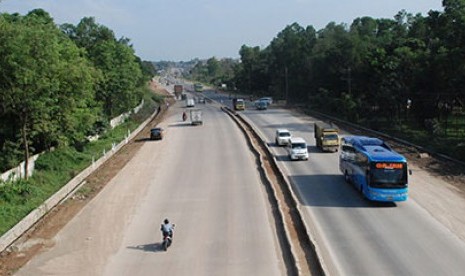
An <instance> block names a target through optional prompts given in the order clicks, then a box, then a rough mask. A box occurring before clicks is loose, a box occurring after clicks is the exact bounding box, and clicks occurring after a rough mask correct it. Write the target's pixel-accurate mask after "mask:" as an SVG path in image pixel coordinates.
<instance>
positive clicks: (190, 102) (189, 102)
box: [186, 98, 195, 107]
mask: <svg viewBox="0 0 465 276" xmlns="http://www.w3.org/2000/svg"><path fill="white" fill-rule="evenodd" d="M194 106H195V101H194V99H192V98H187V99H186V107H194Z"/></svg>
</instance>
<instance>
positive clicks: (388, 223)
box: [212, 95, 465, 275]
mask: <svg viewBox="0 0 465 276" xmlns="http://www.w3.org/2000/svg"><path fill="white" fill-rule="evenodd" d="M212 96H214V95H212ZM223 102H225V104H228V102H227V99H223ZM242 114H243V115H244V116H245V117H246V118H247V120H249V121H250V122H251V123H252V124H253V125H254V126H255V128H257V129H258V130H259V132H260V133H261V135H262V137H265V140H266V142H267V143H268V145H269V146H270V147H271V150H272V152H273V153H274V154H275V156H276V159H277V160H278V163H279V166H280V167H281V168H282V169H283V171H284V172H285V173H286V174H287V176H288V178H289V179H290V180H291V182H292V183H293V185H294V186H295V188H296V190H297V192H298V194H299V197H300V200H301V202H300V203H301V204H302V206H303V207H304V208H303V210H304V216H305V218H304V219H305V221H306V222H307V223H308V224H309V225H312V226H313V232H314V235H315V237H316V239H317V243H318V246H319V247H320V249H321V250H322V253H323V254H322V257H323V259H324V262H325V264H326V266H327V268H328V271H329V272H330V274H331V275H463V274H464V273H465V242H464V240H465V232H464V231H465V221H464V218H465V205H464V203H465V200H464V198H463V197H461V196H460V195H459V194H458V193H457V192H455V191H454V187H453V186H452V185H448V184H447V183H443V182H442V181H441V180H440V179H436V178H434V177H432V176H431V175H429V174H428V173H427V172H424V171H421V170H420V169H418V168H415V167H413V166H412V167H411V168H412V169H413V170H414V174H413V175H412V176H411V177H410V178H409V183H410V198H409V199H408V201H406V202H400V203H374V202H369V201H367V200H365V199H364V198H363V197H362V196H361V194H360V193H359V192H358V191H356V189H355V188H354V187H353V186H351V185H349V184H347V183H345V182H344V180H343V176H342V174H341V173H340V172H339V168H338V153H322V152H320V150H319V149H317V148H316V147H315V140H314V137H313V135H314V133H313V122H314V119H313V118H310V117H307V116H302V115H299V114H295V113H291V112H289V111H288V110H283V109H278V108H276V109H275V108H270V109H268V110H264V111H258V110H255V109H253V108H250V109H248V110H246V111H244V112H242ZM277 128H287V129H289V130H290V131H291V133H292V134H293V136H301V137H303V138H304V139H305V140H306V141H307V143H308V144H309V155H310V156H309V160H308V161H289V158H288V156H287V154H286V151H285V150H284V149H283V148H279V147H277V146H275V143H274V134H275V130H276V129H277Z"/></svg>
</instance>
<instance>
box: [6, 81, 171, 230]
mask: <svg viewBox="0 0 465 276" xmlns="http://www.w3.org/2000/svg"><path fill="white" fill-rule="evenodd" d="M144 100H145V104H144V107H143V108H142V109H141V110H140V111H139V113H137V114H135V115H132V116H131V117H130V118H129V119H128V120H127V121H126V122H125V123H123V124H121V125H119V126H118V127H116V128H114V129H112V130H108V131H107V132H106V133H105V134H104V135H103V136H102V137H100V139H99V140H98V141H95V142H91V143H87V144H85V145H84V146H83V147H82V148H81V149H79V150H77V149H75V148H74V147H62V148H58V149H56V150H55V151H52V152H47V153H44V154H43V155H41V156H40V157H39V159H38V160H37V161H36V166H35V172H34V174H33V176H32V177H30V178H29V179H28V180H20V181H18V182H15V183H7V184H4V185H1V186H0V235H3V234H4V233H6V232H7V231H8V230H9V229H11V228H12V227H13V226H14V225H15V224H16V223H18V222H19V221H20V220H21V219H22V218H24V217H25V216H26V215H27V214H28V213H30V212H31V211H32V210H34V209H35V208H37V207H38V206H40V205H41V204H42V203H43V202H44V201H45V200H47V199H48V198H49V197H50V196H52V195H53V194H54V193H55V192H57V191H58V190H59V189H60V188H61V187H63V186H64V185H65V184H66V183H68V182H69V181H70V180H71V179H72V178H73V177H74V176H76V175H77V174H78V173H79V172H80V171H82V170H83V169H85V168H87V167H88V166H89V165H91V163H92V160H97V159H99V158H100V157H101V156H102V155H103V153H104V152H108V151H109V150H110V149H111V148H112V144H114V143H116V144H118V143H119V142H121V141H122V140H123V139H124V138H125V137H126V135H127V134H128V130H129V131H131V132H132V131H133V130H134V129H136V128H137V127H138V126H139V125H140V124H141V123H142V122H143V121H145V120H146V119H147V118H148V117H150V115H151V114H152V113H153V112H154V110H155V109H156V108H157V107H158V105H159V104H160V103H161V102H162V101H163V98H162V96H158V95H154V94H153V92H152V91H151V90H149V89H146V91H145V93H144ZM84 193H85V188H84Z"/></svg>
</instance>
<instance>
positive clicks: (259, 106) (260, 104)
mask: <svg viewBox="0 0 465 276" xmlns="http://www.w3.org/2000/svg"><path fill="white" fill-rule="evenodd" d="M255 108H257V109H258V110H265V109H267V108H268V104H267V102H266V101H255Z"/></svg>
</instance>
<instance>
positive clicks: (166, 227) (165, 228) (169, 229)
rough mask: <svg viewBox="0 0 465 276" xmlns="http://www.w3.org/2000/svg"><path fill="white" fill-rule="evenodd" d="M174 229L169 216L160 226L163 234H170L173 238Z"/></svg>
mask: <svg viewBox="0 0 465 276" xmlns="http://www.w3.org/2000/svg"><path fill="white" fill-rule="evenodd" d="M173 229H174V224H171V223H170V221H169V220H168V219H167V218H165V220H164V221H163V223H162V225H161V228H160V230H161V233H162V236H163V237H165V236H169V237H170V238H171V239H173Z"/></svg>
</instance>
